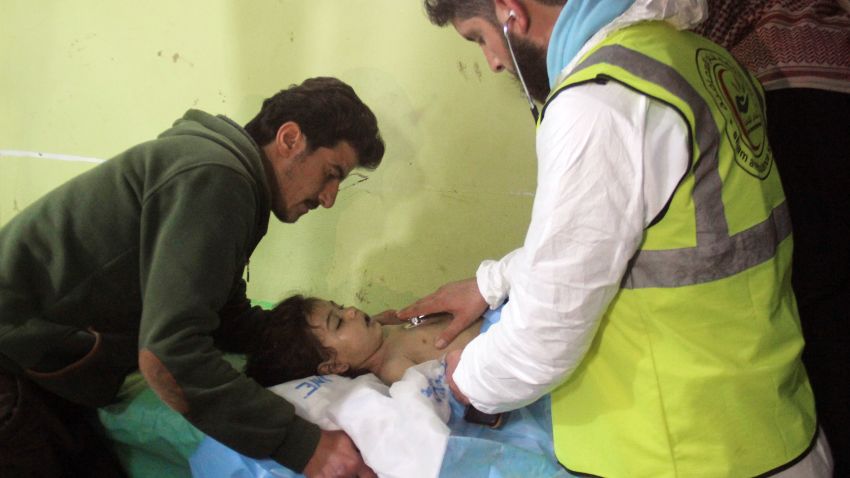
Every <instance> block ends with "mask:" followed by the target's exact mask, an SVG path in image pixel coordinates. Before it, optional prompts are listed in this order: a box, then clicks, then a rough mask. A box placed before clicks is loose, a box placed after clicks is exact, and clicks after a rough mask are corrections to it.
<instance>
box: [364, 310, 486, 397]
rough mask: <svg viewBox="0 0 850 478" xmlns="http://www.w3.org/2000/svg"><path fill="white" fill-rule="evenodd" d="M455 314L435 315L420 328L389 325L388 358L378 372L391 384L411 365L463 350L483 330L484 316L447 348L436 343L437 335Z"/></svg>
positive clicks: (386, 326)
mask: <svg viewBox="0 0 850 478" xmlns="http://www.w3.org/2000/svg"><path fill="white" fill-rule="evenodd" d="M451 320H452V319H451V316H450V315H449V314H446V315H444V316H439V317H434V318H430V319H428V320H426V321H425V322H424V323H422V324H420V325H419V326H417V327H412V328H405V326H404V325H385V326H384V327H385V328H389V330H388V331H387V336H386V337H385V338H384V341H385V343H386V345H387V347H388V348H387V357H386V359H385V360H384V364H383V366H382V367H381V370H380V371H379V372H378V373H377V375H378V378H380V379H381V380H382V381H383V382H384V383H387V384H390V383H393V382H396V381H398V380H400V379H401V377H402V375H404V371H405V370H407V369H408V368H410V367H412V366H414V365H418V364H420V363H423V362H427V361H429V360H438V359H440V358H442V357H443V356H444V355H445V354H446V353H448V352H450V351H452V350H456V349H462V348H463V347H465V346H466V344H468V343H469V342H471V341H472V339H474V338H475V337H477V336H478V334H479V332H480V331H481V323H482V321H481V319H479V320H478V321H476V322H475V323H473V324H472V325H471V326H469V327H467V328H466V329H465V330H464V331H463V332H461V333H460V334H459V335H458V336H457V337H456V338H455V339H454V340H453V341H452V342H451V343H450V344H449V345H448V346H447V347H446V348H444V349H438V348H437V347H435V346H434V341H435V340H436V339H437V336H438V335H440V333H441V332H442V331H443V330H444V329H445V328H446V327H447V326H448V325H449V323H451Z"/></svg>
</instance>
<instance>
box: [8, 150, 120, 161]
mask: <svg viewBox="0 0 850 478" xmlns="http://www.w3.org/2000/svg"><path fill="white" fill-rule="evenodd" d="M3 157H10V158H36V159H53V160H58V161H75V162H82V163H102V162H104V161H105V160H104V159H98V158H87V157H85V156H73V155H70V154H57V153H44V152H41V151H18V150H14V149H0V158H3Z"/></svg>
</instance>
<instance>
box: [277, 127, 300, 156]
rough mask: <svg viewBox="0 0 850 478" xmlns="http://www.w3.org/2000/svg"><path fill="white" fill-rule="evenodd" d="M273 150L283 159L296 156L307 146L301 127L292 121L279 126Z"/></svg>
mask: <svg viewBox="0 0 850 478" xmlns="http://www.w3.org/2000/svg"><path fill="white" fill-rule="evenodd" d="M274 141H275V149H277V151H278V153H280V155H282V156H283V157H285V158H290V157H294V156H297V155H298V154H300V153H301V151H303V150H304V148H305V147H306V146H307V139H306V137H305V136H304V133H303V132H302V131H301V127H300V126H298V123H296V122H294V121H287V122H286V123H283V124H282V125H280V128H278V129H277V134H276V135H275V138H274Z"/></svg>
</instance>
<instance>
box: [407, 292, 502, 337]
mask: <svg viewBox="0 0 850 478" xmlns="http://www.w3.org/2000/svg"><path fill="white" fill-rule="evenodd" d="M486 310H487V302H485V301H484V297H482V296H481V292H480V291H479V290H478V282H476V280H475V278H474V277H472V278H470V279H466V280H462V281H459V282H452V283H449V284H446V285H444V286H442V287H440V288H439V289H437V291H436V292H434V293H433V294H431V295H428V296H426V297H423V298H421V299H419V300H418V301H416V302H414V303H413V304H411V305H409V306H407V307H405V308H404V309H401V310H400V311H398V316H399V317H400V318H401V319H402V320H407V319H410V318H411V317H416V316H419V315H424V314H433V313H435V312H448V313H450V314H452V315H453V316H454V319H453V320H452V322H451V323H450V324H449V325H448V326H447V327H446V329H445V330H443V332H442V333H441V334H440V335H439V336H438V337H437V340H436V341H435V342H434V346H436V347H437V348H438V349H442V348H444V347H445V346H446V345H448V344H449V343H450V342H451V341H452V340H454V339H455V337H457V335H458V334H459V333H461V331H463V330H464V329H466V328H467V327H469V326H470V325H472V323H473V322H475V321H476V320H477V319H478V318H479V317H481V314H483V313H484V311H486Z"/></svg>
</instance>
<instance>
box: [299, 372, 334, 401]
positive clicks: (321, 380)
mask: <svg viewBox="0 0 850 478" xmlns="http://www.w3.org/2000/svg"><path fill="white" fill-rule="evenodd" d="M330 382H333V380H331V379H330V378H329V377H327V376H326V375H317V376H315V377H310V378H309V379H307V380H306V381H304V382H301V383H299V384H298V385H296V386H295V390H298V389H299V388H306V389H308V392H307V395H304V396H303V397H301V398H302V399H305V398H307V397H309V396H310V395H312V394H314V393H316V390H318V389H320V388H322V385H324V384H326V383H330Z"/></svg>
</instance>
